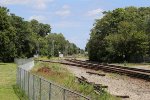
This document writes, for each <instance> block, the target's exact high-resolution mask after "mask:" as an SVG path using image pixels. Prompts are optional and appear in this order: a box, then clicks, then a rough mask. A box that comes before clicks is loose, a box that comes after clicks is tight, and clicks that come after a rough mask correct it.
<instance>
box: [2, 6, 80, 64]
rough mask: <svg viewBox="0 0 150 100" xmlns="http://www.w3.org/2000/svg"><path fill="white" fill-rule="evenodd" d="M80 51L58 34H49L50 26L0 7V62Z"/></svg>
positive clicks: (70, 53)
mask: <svg viewBox="0 0 150 100" xmlns="http://www.w3.org/2000/svg"><path fill="white" fill-rule="evenodd" d="M80 50H81V49H80V48H78V47H77V46H76V45H75V44H73V43H70V42H69V41H68V40H66V39H65V37H64V36H63V35H62V34H61V33H59V34H56V33H51V26H50V25H48V24H44V23H40V22H38V21H37V20H35V19H33V20H31V21H25V20H24V18H22V17H19V16H16V15H15V14H12V13H10V12H9V9H7V8H6V7H1V6H0V60H1V61H4V62H9V61H13V59H14V58H15V57H17V58H22V57H27V58H28V57H33V55H35V54H39V55H43V56H48V57H51V56H58V54H59V52H61V53H64V54H65V55H72V54H76V53H78V52H79V51H80Z"/></svg>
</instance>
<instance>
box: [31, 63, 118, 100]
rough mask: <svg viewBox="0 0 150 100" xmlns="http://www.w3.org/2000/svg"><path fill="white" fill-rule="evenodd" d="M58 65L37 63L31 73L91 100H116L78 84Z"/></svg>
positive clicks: (86, 85) (85, 85)
mask: <svg viewBox="0 0 150 100" xmlns="http://www.w3.org/2000/svg"><path fill="white" fill-rule="evenodd" d="M62 66H63V65H60V64H50V63H40V62H39V63H37V64H36V66H35V67H34V68H33V70H32V73H35V74H37V75H40V76H43V77H45V78H46V79H48V80H51V81H52V82H55V83H57V84H60V85H62V86H65V87H67V88H70V89H71V90H75V91H78V92H80V93H82V94H84V95H87V96H90V97H92V98H94V99H93V100H118V98H116V97H113V96H112V95H110V94H109V93H107V92H105V91H102V92H101V95H97V94H95V92H94V89H93V86H92V85H88V84H86V83H85V84H80V83H78V82H76V78H75V76H73V74H71V73H70V72H69V71H68V70H67V69H65V68H64V67H62Z"/></svg>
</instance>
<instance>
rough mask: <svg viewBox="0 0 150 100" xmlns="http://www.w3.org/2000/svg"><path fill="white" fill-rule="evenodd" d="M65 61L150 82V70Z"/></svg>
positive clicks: (73, 60) (72, 60)
mask: <svg viewBox="0 0 150 100" xmlns="http://www.w3.org/2000/svg"><path fill="white" fill-rule="evenodd" d="M65 60H66V61H68V62H71V63H73V64H77V65H80V67H84V68H88V69H94V70H103V71H106V72H113V73H118V74H123V75H128V76H131V77H136V78H140V79H144V80H148V81H150V70H145V69H138V68H130V67H123V66H117V65H110V64H95V63H91V62H87V61H81V60H76V59H71V60H70V59H65Z"/></svg>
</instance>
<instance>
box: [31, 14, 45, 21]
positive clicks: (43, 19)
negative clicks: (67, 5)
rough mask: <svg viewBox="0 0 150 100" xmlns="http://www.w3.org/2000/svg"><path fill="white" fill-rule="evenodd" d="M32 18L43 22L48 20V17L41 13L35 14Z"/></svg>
mask: <svg viewBox="0 0 150 100" xmlns="http://www.w3.org/2000/svg"><path fill="white" fill-rule="evenodd" d="M32 19H36V20H38V21H39V22H43V21H45V20H46V17H45V16H41V15H33V16H31V17H30V18H29V20H32Z"/></svg>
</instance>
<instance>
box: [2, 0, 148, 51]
mask: <svg viewBox="0 0 150 100" xmlns="http://www.w3.org/2000/svg"><path fill="white" fill-rule="evenodd" d="M0 5H2V6H5V7H7V8H9V9H10V12H11V13H15V14H16V15H18V16H21V17H23V18H25V20H31V19H37V20H38V21H40V22H43V23H47V24H50V25H51V27H52V32H53V33H54V32H56V33H63V34H64V36H65V37H66V39H68V40H69V41H70V42H73V43H75V44H76V45H77V46H78V47H80V48H82V49H84V47H85V45H86V43H87V41H88V39H89V37H90V36H89V34H90V30H91V28H92V27H93V24H94V22H95V19H97V18H102V16H103V15H102V12H103V11H108V10H113V9H115V8H118V7H127V6H136V7H141V6H150V0H0Z"/></svg>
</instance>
